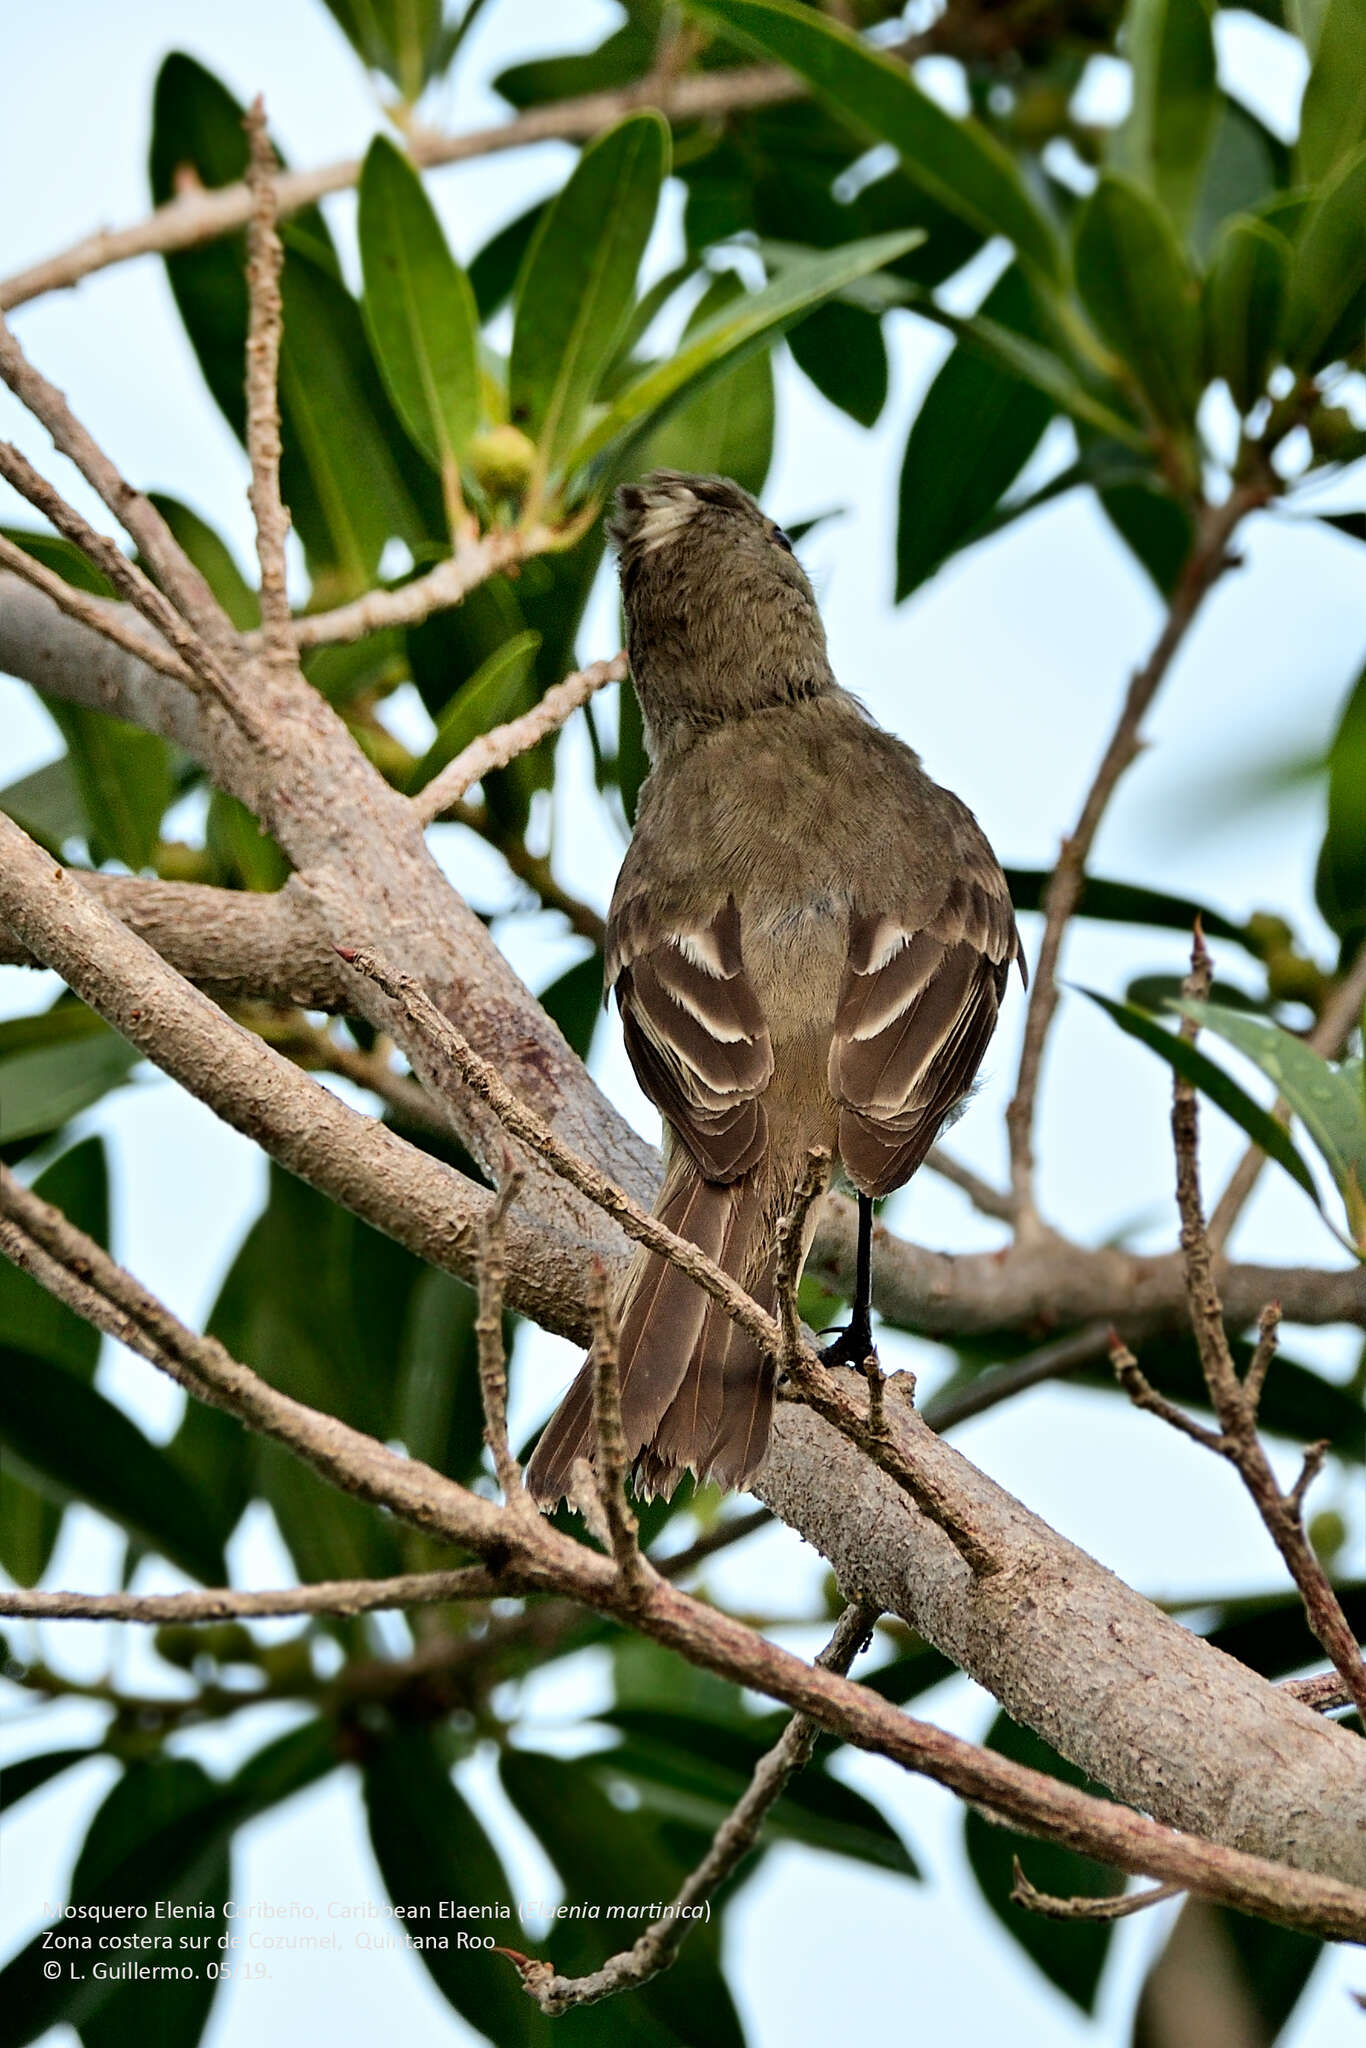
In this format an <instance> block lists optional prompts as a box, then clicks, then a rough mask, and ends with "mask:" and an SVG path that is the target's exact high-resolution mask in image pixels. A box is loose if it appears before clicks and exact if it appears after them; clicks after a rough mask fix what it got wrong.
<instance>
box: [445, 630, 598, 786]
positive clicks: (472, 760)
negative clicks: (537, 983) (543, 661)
mask: <svg viewBox="0 0 1366 2048" xmlns="http://www.w3.org/2000/svg"><path fill="white" fill-rule="evenodd" d="M626 672H627V669H626V656H625V655H624V654H614V655H613V656H612V658H611V660H610V661H595V662H593V663H592V664H591V665H590V666H589V667H588V668H584V669H578V670H576V671H575V672H574V673H573V674H572V675H567V676H566V677H565V678H564V681H563V682H559V683H555V684H553V685H552V687H551V688H550V689H548V690H547V691H546V693H545V695H544V696H543V697H542V698H541V701H540V703H539V704H533V705H532V707H531V709H530V711H524V712H523V713H522V715H521V717H520V718H513V719H510V720H509V721H508V723H507V724H506V725H495V726H494V727H493V729H492V730H491V731H490V732H485V733H481V734H480V735H479V737H478V739H475V740H471V741H470V744H469V745H468V746H467V747H465V748H464V749H463V750H462V751H461V752H460V753H458V754H457V755H456V757H455V759H454V760H453V761H448V762H447V763H446V766H445V767H444V768H443V769H442V770H441V772H440V774H438V775H434V776H433V777H432V779H431V781H430V782H429V783H428V784H427V786H426V788H425V789H420V790H419V791H418V793H417V795H416V796H415V797H414V798H413V810H414V812H415V814H416V815H417V816H418V817H419V818H420V819H421V820H422V822H423V824H424V825H430V824H431V823H432V821H433V820H434V819H435V818H439V817H440V816H441V814H442V813H443V812H444V811H448V810H450V808H451V806H452V805H453V804H456V803H458V802H459V801H460V799H461V797H463V796H464V795H465V793H466V791H467V790H470V789H472V788H473V787H474V785H475V783H476V782H482V781H483V779H484V777H485V776H486V775H491V774H492V773H493V772H494V770H495V769H498V768H506V767H507V766H508V764H509V762H511V761H515V760H516V759H517V757H518V755H519V754H525V753H527V752H528V751H529V749H530V748H532V747H534V746H536V745H538V744H539V742H540V741H541V740H543V739H545V738H546V736H547V735H548V734H549V733H552V732H556V731H558V730H559V728H560V726H562V725H563V724H564V723H565V721H566V719H568V718H571V717H572V716H573V714H574V713H575V712H576V711H578V710H579V709H580V708H581V707H582V706H583V705H584V704H586V703H587V702H588V700H589V698H590V697H592V696H593V695H594V694H595V693H596V692H597V691H598V690H601V689H602V688H603V687H604V685H605V684H607V683H619V682H621V681H623V680H624V678H625V676H626Z"/></svg>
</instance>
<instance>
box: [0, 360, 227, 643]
mask: <svg viewBox="0 0 1366 2048" xmlns="http://www.w3.org/2000/svg"><path fill="white" fill-rule="evenodd" d="M0 377H3V379H4V381H5V382H6V384H8V385H9V387H10V390H11V391H12V392H13V393H14V395H15V397H16V398H17V399H18V400H19V402H20V404H21V405H24V406H26V407H27V409H28V411H29V412H31V413H32V415H33V417H34V418H35V419H36V420H39V421H40V422H41V423H42V425H43V426H45V427H46V428H47V430H48V432H49V434H51V436H52V439H53V442H54V444H55V446H56V447H57V448H59V449H60V450H61V452H62V454H63V455H68V456H70V458H71V460H72V461H73V462H74V463H75V465H76V467H77V469H78V470H79V471H80V472H81V475H82V476H83V477H84V478H85V480H86V482H87V483H88V484H89V485H90V487H91V488H92V490H94V491H95V492H96V494H97V495H98V496H99V497H100V498H101V499H102V500H103V502H104V504H105V505H106V506H107V507H108V509H109V511H110V512H112V513H113V515H114V517H115V519H117V520H118V522H119V525H120V526H121V527H122V528H123V530H124V532H125V533H126V534H127V535H128V536H129V538H130V539H131V540H132V541H134V542H135V543H136V544H137V546H138V548H139V550H140V551H141V553H142V555H143V557H144V558H145V560H146V562H147V564H148V566H149V568H150V569H151V571H152V574H153V575H154V576H155V577H156V579H157V582H158V583H159V584H160V585H161V588H162V589H163V590H164V591H165V593H166V595H167V597H168V598H169V599H170V600H171V602H172V603H173V604H174V606H175V607H176V609H177V611H179V613H180V614H181V616H182V617H183V618H184V619H185V620H186V621H187V622H188V623H189V624H190V625H192V626H194V627H195V629H196V631H197V633H198V634H199V636H200V638H201V639H202V640H203V641H204V642H205V643H206V644H207V645H208V646H210V647H212V648H213V649H214V650H215V652H216V653H218V654H220V655H222V654H226V653H228V652H230V651H231V650H232V649H233V648H234V647H235V646H236V635H235V634H234V632H233V629H232V625H231V622H230V620H229V619H228V618H227V617H226V615H225V614H224V612H223V611H222V610H221V609H220V607H219V604H218V602H217V600H216V598H215V597H214V594H213V592H212V591H211V590H210V588H209V586H208V584H207V583H206V582H205V580H204V578H203V576H201V574H200V573H199V571H198V569H196V568H195V566H194V564H193V562H191V560H190V559H189V556H188V555H187V554H186V553H185V551H184V550H183V548H182V547H181V546H180V543H179V542H178V541H177V539H176V538H175V535H174V534H173V533H172V532H171V529H170V527H169V526H168V525H167V524H166V521H165V520H164V519H163V518H162V516H161V514H160V513H159V512H158V511H157V509H156V506H155V505H154V504H153V503H152V501H151V499H150V498H147V497H145V496H144V495H143V493H142V492H141V491H137V490H134V488H133V486H132V485H131V484H130V483H129V482H128V481H127V479H126V478H125V477H123V476H121V475H120V474H119V471H118V470H117V469H116V468H115V466H114V464H113V463H112V462H111V461H110V459H109V457H108V456H107V455H106V454H105V452H104V450H103V449H102V448H101V447H100V445H99V443H98V442H97V441H96V440H95V438H94V436H93V435H92V434H90V433H89V432H88V431H87V429H86V428H85V427H83V426H82V425H81V422H80V421H79V420H78V419H77V418H76V416H75V414H74V413H73V412H72V410H71V408H70V406H69V405H68V404H67V402H66V399H65V397H64V396H63V394H62V393H61V392H60V391H59V390H58V389H57V387H56V385H55V384H52V383H49V381H48V379H47V378H46V377H44V376H43V374H42V372H41V371H40V370H37V369H35V367H34V366H33V364H32V363H31V362H30V361H29V360H28V358H27V356H26V355H25V354H24V352H23V350H22V349H21V348H20V346H19V344H18V342H17V341H16V340H15V337H14V334H13V332H12V330H11V329H10V328H9V326H8V325H7V324H6V322H5V321H4V320H3V319H0ZM54 524H55V521H54ZM78 545H79V543H78ZM101 566H103V565H101ZM111 580H112V579H111ZM154 623H155V621H154ZM158 630H161V629H160V628H158ZM167 637H168V638H169V635H168V636H167ZM173 644H174V643H173ZM179 651H181V652H184V650H183V649H181V650H179Z"/></svg>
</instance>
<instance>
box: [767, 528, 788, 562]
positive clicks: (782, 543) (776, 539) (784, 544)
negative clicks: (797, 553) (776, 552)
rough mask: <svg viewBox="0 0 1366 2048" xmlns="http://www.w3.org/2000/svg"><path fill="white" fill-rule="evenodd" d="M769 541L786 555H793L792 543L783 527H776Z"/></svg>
mask: <svg viewBox="0 0 1366 2048" xmlns="http://www.w3.org/2000/svg"><path fill="white" fill-rule="evenodd" d="M769 539H770V540H771V541H772V543H773V545H774V547H775V548H781V549H782V550H783V553H784V554H786V555H790V554H791V553H792V543H791V541H790V540H789V539H788V537H787V535H786V534H785V533H784V532H783V529H782V528H781V526H775V527H774V529H773V531H772V532H771V533H770V534H769Z"/></svg>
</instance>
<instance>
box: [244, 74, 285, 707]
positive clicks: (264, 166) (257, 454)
mask: <svg viewBox="0 0 1366 2048" xmlns="http://www.w3.org/2000/svg"><path fill="white" fill-rule="evenodd" d="M244 126H245V127H246V131H247V142H248V145H249V148H250V152H251V159H250V166H249V169H248V171H247V189H248V192H249V193H250V195H251V220H250V222H249V223H248V227H247V293H248V298H249V302H250V313H249V318H248V325H247V459H248V461H249V462H250V464H251V485H250V489H249V492H248V496H249V497H250V500H251V510H252V517H253V518H254V519H255V521H256V558H257V560H258V562H259V563H260V566H261V632H262V639H263V640H264V642H265V649H266V659H267V660H268V661H270V662H273V663H277V664H279V663H283V664H284V666H285V667H287V668H292V667H293V665H294V663H295V661H296V660H297V658H298V657H297V655H296V652H295V644H294V621H293V618H292V616H291V613H290V605H289V589H288V585H287V583H286V578H285V536H286V534H287V533H288V532H289V514H288V512H286V510H285V507H284V501H283V499H282V498H281V496H280V402H279V389H278V386H279V374H280V330H281V327H282V326H283V324H284V305H283V302H282V300H281V297H280V271H281V269H282V267H283V264H284V254H285V252H284V249H283V248H282V246H281V243H280V237H279V235H278V233H277V232H276V227H275V180H276V175H277V172H278V170H279V166H278V164H277V162H276V159H275V151H274V150H273V149H272V147H271V142H270V135H269V133H268V132H267V129H266V103H265V101H264V100H263V99H262V98H261V96H260V95H259V93H258V95H257V97H256V98H255V99H254V100H253V101H252V103H251V106H250V107H249V109H248V110H247V117H246V121H245V123H244Z"/></svg>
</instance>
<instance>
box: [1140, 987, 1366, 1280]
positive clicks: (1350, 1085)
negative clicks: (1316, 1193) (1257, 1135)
mask: <svg viewBox="0 0 1366 2048" xmlns="http://www.w3.org/2000/svg"><path fill="white" fill-rule="evenodd" d="M1180 1007H1181V1009H1182V1010H1183V1011H1184V1012H1185V1014H1186V1015H1187V1016H1190V1017H1193V1018H1195V1020H1196V1022H1197V1023H1199V1024H1201V1025H1203V1026H1204V1027H1205V1028H1206V1029H1207V1030H1209V1031H1214V1032H1217V1033H1218V1035H1219V1037H1220V1038H1222V1039H1224V1040H1226V1042H1227V1043H1228V1044H1229V1045H1231V1046H1233V1047H1234V1048H1235V1049H1236V1050H1237V1051H1238V1052H1240V1053H1242V1054H1243V1055H1244V1057H1245V1058H1246V1059H1250V1060H1251V1061H1252V1063H1253V1065H1254V1066H1255V1067H1257V1068H1258V1070H1259V1071H1260V1072H1261V1073H1263V1074H1265V1075H1266V1077H1267V1079H1268V1080H1269V1081H1272V1082H1274V1084H1275V1087H1276V1091H1277V1093H1278V1094H1280V1095H1283V1096H1284V1097H1285V1099H1286V1101H1287V1102H1288V1103H1289V1104H1290V1107H1291V1109H1292V1110H1293V1111H1294V1113H1295V1115H1296V1116H1297V1117H1298V1118H1299V1120H1300V1122H1301V1123H1302V1124H1303V1125H1304V1128H1305V1130H1306V1131H1307V1132H1308V1133H1309V1136H1310V1137H1311V1138H1312V1139H1313V1141H1314V1143H1315V1144H1316V1145H1317V1146H1318V1148H1319V1151H1320V1152H1321V1153H1322V1154H1323V1157H1324V1159H1325V1161H1326V1162H1327V1166H1328V1171H1329V1172H1330V1173H1331V1174H1332V1176H1333V1180H1334V1183H1335V1184H1336V1186H1337V1189H1338V1192H1339V1193H1340V1194H1341V1196H1342V1198H1343V1201H1344V1202H1345V1203H1346V1205H1347V1214H1348V1218H1349V1220H1350V1222H1351V1226H1352V1234H1353V1236H1354V1237H1355V1238H1356V1239H1357V1242H1358V1244H1359V1245H1362V1246H1363V1247H1366V1101H1363V1097H1362V1084H1361V1062H1360V1060H1346V1061H1344V1062H1343V1064H1342V1065H1341V1066H1334V1065H1333V1064H1332V1063H1331V1061H1329V1060H1326V1059H1324V1058H1323V1057H1322V1056H1321V1054H1319V1053H1316V1052H1315V1051H1314V1050H1313V1048H1312V1046H1308V1045H1306V1044H1305V1042H1304V1040H1303V1039H1302V1038H1296V1037H1295V1036H1294V1034H1293V1032H1289V1031H1283V1030H1282V1029H1281V1027H1280V1025H1279V1024H1271V1023H1268V1022H1267V1021H1266V1020H1265V1019H1264V1018H1261V1017H1249V1016H1247V1015H1245V1014H1244V1013H1243V1012H1242V1011H1240V1010H1226V1009H1224V1008H1222V1007H1221V1006H1220V1005H1219V1004H1217V1003H1197V1002H1189V1001H1188V1002H1183V1003H1182V1004H1181V1006H1180ZM1258 1142H1259V1143H1260V1142H1261V1141H1260V1140H1258ZM1266 1149H1267V1148H1266V1147H1263V1150H1266ZM1273 1156H1275V1155H1273ZM1281 1163H1282V1164H1284V1163H1285V1162H1284V1161H1283V1160H1282V1162H1281ZM1297 1177H1298V1176H1297Z"/></svg>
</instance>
